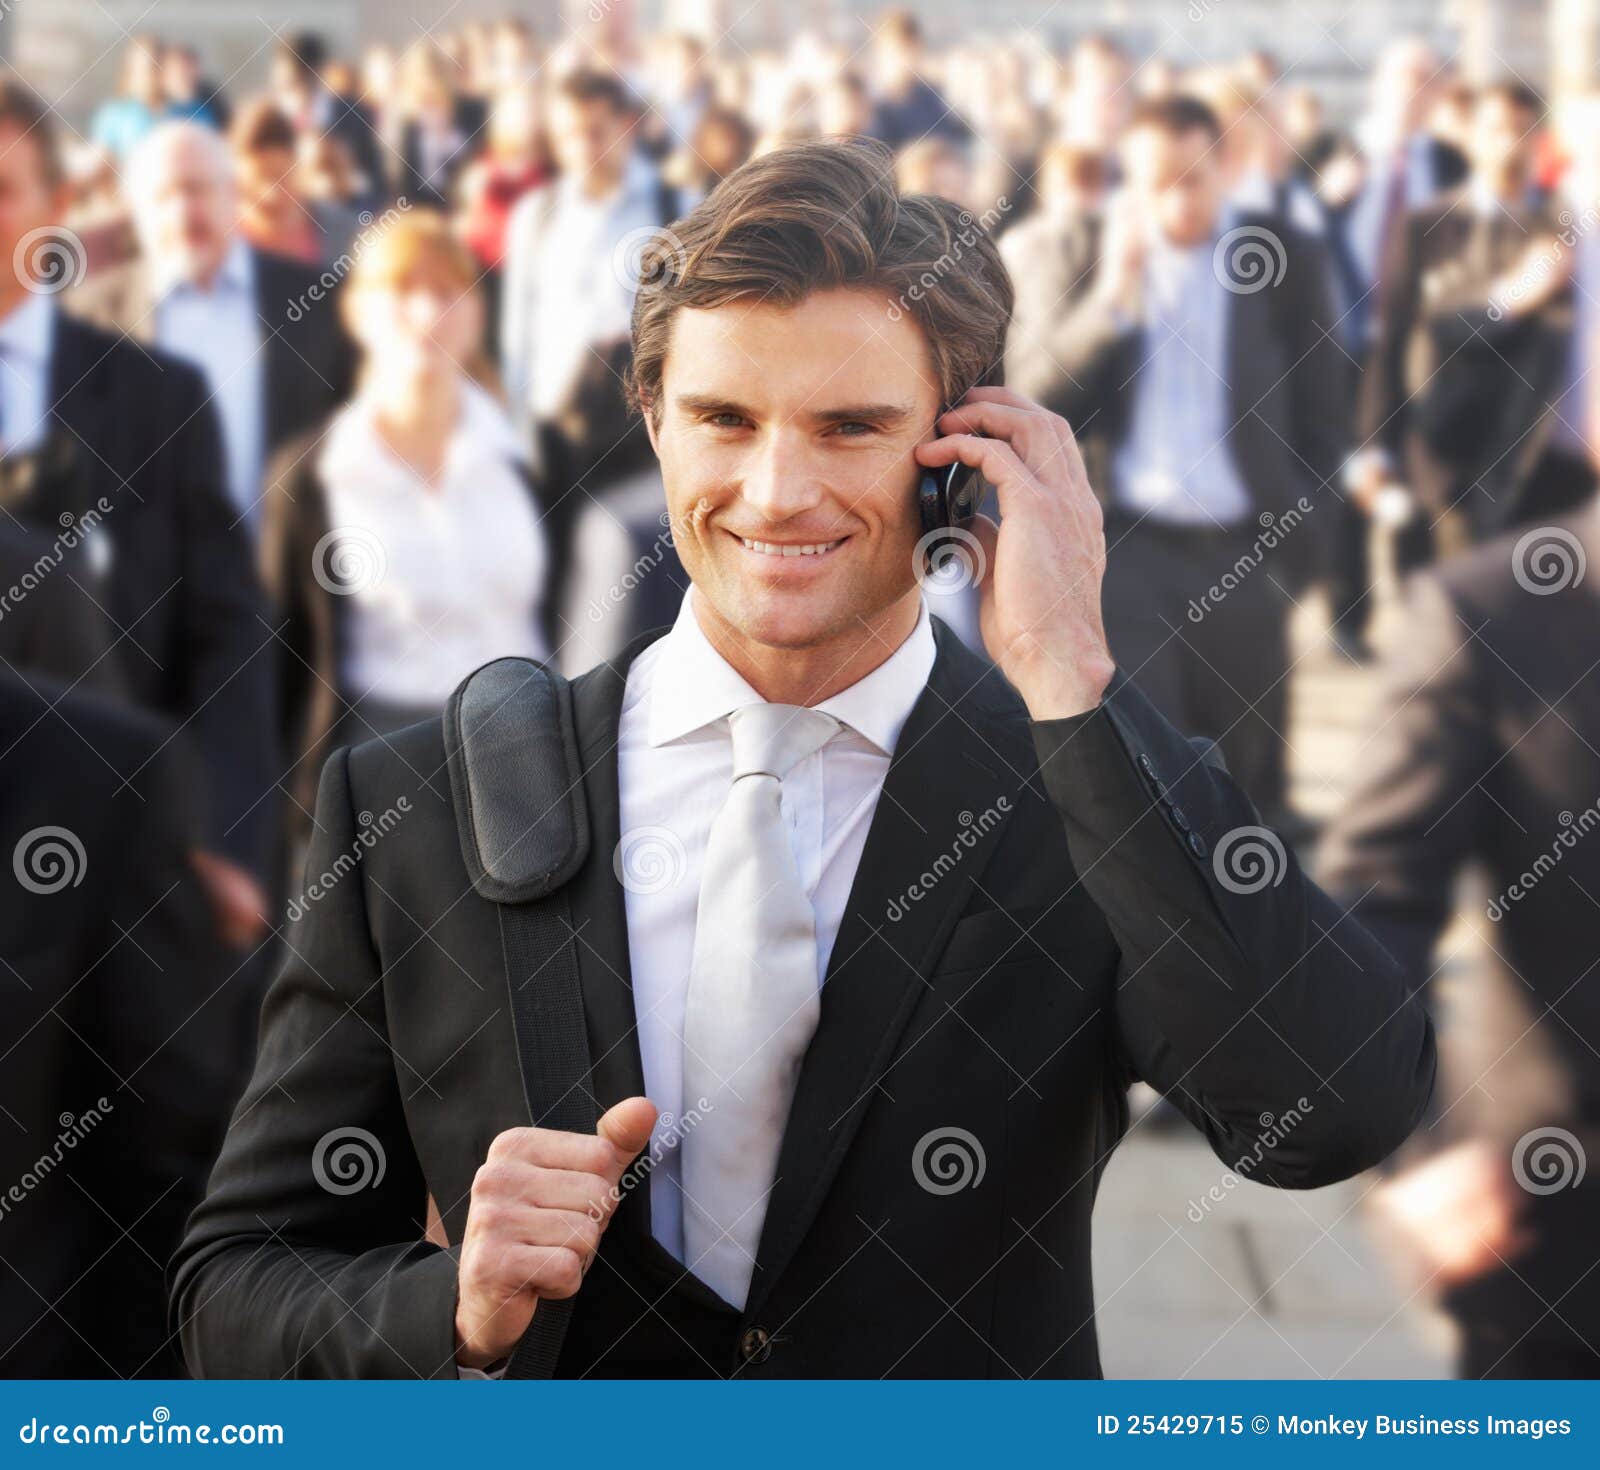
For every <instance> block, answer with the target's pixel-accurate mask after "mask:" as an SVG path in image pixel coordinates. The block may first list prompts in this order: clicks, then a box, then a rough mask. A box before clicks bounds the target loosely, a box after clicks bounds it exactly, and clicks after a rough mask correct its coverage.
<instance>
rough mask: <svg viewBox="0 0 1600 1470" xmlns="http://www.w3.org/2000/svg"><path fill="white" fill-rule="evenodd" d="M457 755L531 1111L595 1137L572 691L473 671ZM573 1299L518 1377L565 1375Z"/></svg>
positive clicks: (508, 674)
mask: <svg viewBox="0 0 1600 1470" xmlns="http://www.w3.org/2000/svg"><path fill="white" fill-rule="evenodd" d="M445 753H446V756H447V758H448V763H449V767H450V792H451V796H452V798H453V800H454V804H455V811H456V829H457V832H458V835H459V836H460V839H461V855H462V857H463V859H464V860H465V862H466V866H467V872H468V874H469V875H470V876H471V878H472V885H473V887H474V889H476V891H477V892H478V893H479V894H480V895H482V896H483V897H484V898H487V899H489V900H491V901H492V902H493V903H494V904H495V905H496V913H497V915H498V917H499V921H500V946H501V952H502V954H503V955H504V958H505V967H506V980H507V984H508V985H509V987H510V997H511V1015H512V1021H513V1025H514V1027H515V1030H516V1036H517V1050H518V1054H519V1058H520V1061H521V1067H522V1077H523V1086H524V1089H525V1092H526V1095H527V1103H528V1116H529V1117H530V1118H532V1120H533V1122H534V1123H535V1124H536V1125H537V1126H538V1127H541V1128H558V1129H561V1130H563V1131H566V1132H572V1133H593V1132H594V1130H595V1125H596V1123H597V1122H598V1113H597V1109H596V1104H595V1099H594V1094H593V1093H592V1092H591V1090H590V1077H589V1073H590V1062H589V1034H588V1028H587V1025H586V1022H585V1020H584V1012H583V991H582V987H581V985H580V984H579V980H578V944H577V933H576V931H575V930H574V928H573V925H572V913H571V905H570V903H569V902H568V898H567V893H566V886H565V885H566V883H567V881H568V880H569V879H570V878H571V877H572V875H573V874H574V873H576V872H577V870H578V869H579V868H580V867H582V865H583V863H584V860H585V859H586V858H587V857H588V855H589V820H588V809H587V805H586V803H585V800H584V791H583V768H582V765H581V764H580V762H579V759H578V740H577V732H576V729H575V728H574V725H573V720H572V690H571V687H570V686H569V685H568V684H567V681H566V680H565V679H563V678H562V677H561V676H560V675H559V674H557V673H556V672H555V671H554V670H552V669H548V668H546V667H545V666H544V665H543V664H538V663H534V662H533V661H532V660H531V659H519V658H503V659H496V660H495V661H494V662H493V663H489V664H485V665H484V666H483V667H482V668H481V669H479V670H478V671H477V672H476V673H474V674H471V675H469V676H468V677H467V678H466V679H465V680H464V681H463V682H462V683H461V685H460V686H459V687H458V688H457V689H456V691H455V693H454V694H452V695H451V697H450V703H449V705H448V706H447V707H446V710H445ZM572 1306H573V1302H572V1299H570V1298H569V1299H568V1300H566V1301H541V1302H540V1303H539V1305H538V1308H537V1309H536V1310H535V1312H534V1314H533V1320H532V1321H531V1322H530V1323H529V1324H528V1330H527V1332H525V1333H524V1334H523V1336H522V1341H521V1342H520V1343H518V1344H517V1348H516V1351H515V1352H514V1353H512V1355H511V1359H510V1362H509V1363H508V1365H507V1368H506V1372H505V1376H506V1377H507V1378H549V1377H551V1376H552V1375H553V1374H554V1373H555V1369H556V1363H557V1361H558V1360H559V1358H560V1356H561V1344H562V1342H563V1341H564V1340H565V1338H566V1334H567V1326H568V1323H569V1322H570V1321H571V1318H572Z"/></svg>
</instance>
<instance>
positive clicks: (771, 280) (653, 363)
mask: <svg viewBox="0 0 1600 1470" xmlns="http://www.w3.org/2000/svg"><path fill="white" fill-rule="evenodd" d="M1003 212H1004V202H1003V201H1002V203H1001V205H1000V206H999V207H998V208H997V209H996V210H995V211H991V213H994V214H999V213H1003ZM992 222H993V221H992V220H991V219H990V218H989V215H988V214H985V216H984V217H983V218H982V219H977V218H974V216H973V215H972V214H971V213H970V212H969V211H967V210H964V209H962V208H961V207H960V206H959V205H956V204H952V203H951V202H950V201H949V200H947V199H937V198H934V197H933V196H932V195H929V194H901V193H900V192H899V191H898V190H897V189H896V187H895V181H894V156H893V154H892V153H890V151H889V150H888V149H887V148H885V147H884V146H883V145H882V144H881V143H874V142H867V141H865V140H860V139H852V140H847V141H839V140H829V141H825V142H807V143H796V144H793V145H791V146H789V147H785V148H780V149H777V150H775V151H774V152H772V153H768V154H766V155H765V156H764V157H761V158H758V159H756V160H754V161H753V162H751V163H747V164H745V165H744V167H743V168H741V169H739V170H737V171H736V172H734V173H732V174H730V175H729V176H728V177H727V178H726V179H724V180H723V181H722V183H721V184H719V185H718V186H717V188H716V189H714V190H713V191H712V192H711V194H710V195H708V196H707V197H706V198H705V199H704V200H702V201H701V202H700V204H699V205H697V206H696V207H695V209H694V210H693V211H692V212H691V213H690V214H688V215H687V216H686V217H685V218H683V219H681V220H679V221H678V222H677V223H676V224H674V225H673V226H672V227H671V228H670V229H668V230H665V231H663V232H662V233H661V234H660V235H658V236H657V237H656V238H655V239H654V240H653V241H652V242H651V243H650V244H649V245H648V246H647V247H646V249H645V250H644V252H643V255H642V258H641V261H640V273H639V290H638V295H637V296H636V297H635V299H634V306H633V368H632V372H631V375H630V382H629V390H630V394H631V397H632V400H633V403H634V404H635V406H636V407H638V408H640V409H641V410H643V411H644V412H646V413H649V414H650V416H651V417H652V418H653V419H659V411H660V401H661V373H662V367H663V365H664V364H665V362H666V356H667V343H668V341H669V339H670V337H671V333H672V319H673V317H674V316H675V315H676V314H677V312H678V310H679V309H680V308H681V307H686V306H687V307H693V308H699V309H707V308H714V307H718V306H725V305H727V304H728V303H729V302H732V301H743V300H755V301H764V302H770V303H771V304H772V305H774V306H797V305H799V303H800V302H801V301H803V300H804V299H805V298H806V297H807V296H809V295H811V293H812V292H814V291H826V290H830V289H833V288H840V287H845V288H855V289H867V290H876V291H880V292H882V293H883V294H884V295H885V296H887V297H889V298H890V302H889V305H888V306H887V308H886V310H887V312H888V315H889V317H890V319H892V320H898V318H899V317H900V316H901V315H904V316H909V317H911V318H912V319H913V320H914V321H915V322H916V323H917V325H918V326H920V327H921V328H922V332H923V335H924V337H925V338H926V339H927V343H928V353H929V356H930V358H931V359H932V361H933V367H934V372H935V373H936V375H937V376H938V379H939V397H940V402H941V403H954V402H956V401H957V400H959V399H960V398H961V397H962V396H963V395H964V394H965V393H966V391H967V389H969V388H972V387H974V386H976V385H977V384H979V383H989V382H996V381H998V379H999V374H1000V365H1001V358H1002V355H1003V353H1004V350H1005V339H1006V327H1007V324H1008V323H1009V322H1010V320H1011V305H1012V290H1011V278H1010V277H1009V276H1008V275H1007V274H1006V268H1005V266H1004V265H1003V264H1002V263H1001V260H1000V252H999V251H998V250H997V249H996V248H995V243H994V241H993V240H992V239H991V238H990V235H989V229H988V226H989V225H990V224H991V223H992Z"/></svg>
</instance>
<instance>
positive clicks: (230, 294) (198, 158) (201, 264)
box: [70, 122, 353, 528]
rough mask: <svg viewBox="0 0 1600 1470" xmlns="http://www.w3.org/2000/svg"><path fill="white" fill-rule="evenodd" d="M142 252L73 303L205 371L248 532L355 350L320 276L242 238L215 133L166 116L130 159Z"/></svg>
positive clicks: (230, 171) (343, 391) (341, 391)
mask: <svg viewBox="0 0 1600 1470" xmlns="http://www.w3.org/2000/svg"><path fill="white" fill-rule="evenodd" d="M125 187H126V191H127V194H128V198H129V202H130V204H131V206H132V209H133V215H134V221H135V224H136V226H137V229H138V235H139V244H140V254H139V256H138V258H137V259H135V260H133V261H131V262H129V263H128V264H127V265H125V266H122V267H119V268H118V269H116V270H111V271H105V272H102V273H100V274H98V275H95V276H93V277H91V278H90V279H89V280H88V281H87V282H85V284H84V285H83V286H82V287H81V288H80V289H79V290H77V291H75V292H74V293H73V295H72V298H71V302H70V304H71V306H72V307H73V308H74V309H75V310H77V311H78V312H80V313H81V314H82V315H84V316H85V317H87V318H88V319H89V320H91V321H93V322H94V323H95V324H96V325H98V326H102V327H105V328H107V329H109V330H111V331H115V332H118V333H122V334H125V335H127V336H130V337H132V338H134V339H135V340H136V341H138V342H141V343H148V344H151V345H153V346H156V347H160V348H163V349H165V350H166V351H167V352H170V353H172V354H173V355H174V356H175V357H180V358H182V359H183V360H184V361H185V362H188V363H190V364H191V365H192V366H194V367H196V368H198V369H199V370H200V371H201V372H202V373H203V374H204V375H205V380H206V388H207V390H208V393H209V395H210V398H211V402H212V404H213V405H214V406H215V408H216V411H217V415H218V417H219V419H220V420H221V424H222V439H223V449H224V460H225V463H226V467H227V489H228V497H229V499H230V500H231V501H232V502H233V507H234V513H235V515H236V516H237V517H238V518H239V519H240V520H242V521H243V522H244V524H245V525H246V526H249V527H252V528H253V527H254V526H255V524H256V522H257V520H258V519H259V515H260V501H261V473H262V468H263V466H264V465H265V464H266V463H267V462H268V461H269V460H270V459H271V458H272V456H273V455H274V454H276V453H277V451H278V450H279V449H281V448H282V447H283V445H284V444H286V443H287V442H288V441H289V440H291V439H294V438H296V437H298V436H299V435H301V434H304V433H306V432H307V431H308V430H310V429H312V428H314V427H315V426H317V425H319V424H321V423H323V422H324V421H325V420H326V419H327V418H328V416H329V415H330V414H331V413H332V412H333V410H334V409H335V408H336V407H337V406H338V405H339V404H340V403H342V402H343V401H344V399H345V398H346V397H347V396H348V395H349V391H350V379H351V373H352V362H353V354H352V351H351V348H350V345H349V342H348V340H347V339H346V337H345V334H344V332H343V330H342V328H341V327H340V324H339V313H338V310H337V303H336V302H335V300H334V294H335V293H334V290H333V289H330V288H329V287H327V286H326V285H325V284H324V283H323V280H322V275H323V273H322V272H319V271H317V270H315V269H313V268H312V267H310V266H307V265H303V264H301V263H300V262H298V261H295V260H290V259H288V258H287V257H286V256H282V255H275V254H273V253H272V252H270V251H266V250H258V249H257V248H256V247H254V246H253V245H251V244H249V243H248V242H247V241H246V240H245V239H244V237H243V236H242V235H241V234H240V233H239V228H238V223H239V200H238V192H237V189H236V187H235V184H234V166H233V159H232V158H231V156H230V155H229V153H228V146H227V144H226V143H225V142H224V141H223V140H222V138H221V137H220V136H219V135H218V134H217V133H216V132H214V131H213V130H212V129H210V128H207V127H204V126H202V125H201V124H199V123H194V122H173V123H164V124H162V125H161V126H160V127H159V128H157V129H156V130H155V131H154V132H153V133H151V134H150V135H149V137H147V138H146V139H145V140H144V141H143V142H142V143H140V145H139V146H138V148H137V149H135V150H134V154H133V157H132V158H131V159H130V160H129V163H128V169H127V176H126V186H125Z"/></svg>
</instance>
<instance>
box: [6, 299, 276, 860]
mask: <svg viewBox="0 0 1600 1470" xmlns="http://www.w3.org/2000/svg"><path fill="white" fill-rule="evenodd" d="M50 393H51V402H52V405H53V406H52V410H51V420H50V430H49V432H50V434H51V436H52V439H53V442H54V444H55V445H56V446H58V447H59V449H60V450H61V451H62V453H63V454H64V455H65V456H66V457H67V458H68V460H70V464H71V469H70V472H69V473H66V474H64V475H62V476H59V477H56V478H54V479H52V480H51V482H50V484H49V487H48V489H46V488H43V487H41V489H40V492H39V494H38V495H37V496H35V497H34V498H33V499H31V500H29V501H28V502H26V503H23V504H20V505H19V506H17V507H14V513H16V514H17V515H18V516H19V517H21V518H23V519H26V520H27V521H28V522H30V523H31V524H32V525H34V526H35V527H37V528H39V529H41V530H43V531H45V532H46V533H48V534H55V533H56V532H57V531H59V529H60V526H61V525H62V524H63V522H62V521H61V517H62V516H63V515H69V514H70V515H73V516H75V517H76V518H77V520H78V521H79V522H82V521H83V519H84V517H85V516H86V515H90V514H91V513H92V514H93V515H94V516H98V517H99V524H98V525H97V526H96V527H95V530H94V535H95V537H96V538H100V544H99V546H98V547H97V551H98V553H99V554H98V555H97V557H96V558H94V560H95V561H96V564H97V565H98V566H99V567H100V569H101V575H102V576H103V578H104V581H105V584H106V589H105V590H106V594H107V600H106V604H105V607H106V612H107V613H108V614H109V616H110V617H111V620H112V622H113V624H114V626H115V630H116V631H115V635H114V636H115V643H114V647H113V654H114V656H115V658H116V660H117V663H118V667H119V670H120V672H121V675H122V678H123V681H124V685H125V688H126V691H127V693H128V694H129V696H130V697H131V699H132V700H133V701H134V703H136V704H138V705H140V706H142V707H144V708H145V709H148V710H150V711H153V712H154V713H156V714H158V715H160V716H162V717H164V718H166V719H167V720H169V721H171V722H172V723H173V724H175V725H176V726H177V727H178V730H179V733H178V736H177V738H178V739H179V740H180V741H181V742H182V745H183V748H184V749H185V750H187V751H189V752H191V753H192V755H193V757H194V758H195V760H196V763H197V765H198V767H199V770H200V773H201V779H200V781H199V783H198V784H199V785H200V787H201V788H202V791H203V796H204V808H203V813H202V816H201V822H200V829H201V842H202V844H203V845H205V846H207V847H209V848H211V849H212V850H214V851H217V852H220V853H223V854H225V855H227V856H229V857H231V858H232V859H233V860H234V861H236V862H239V863H242V864H244V865H245V866H247V867H252V868H254V869H256V870H257V871H264V870H265V866H266V862H267V858H268V855H269V831H270V822H271V820H272V817H273V815H274V813H273V810H272V805H271V804H270V803H268V802H265V801H263V799H262V798H263V796H264V795H265V793H267V792H269V791H270V790H271V789H272V787H273V785H274V784H275V782H276V780H277V776H278V771H277V769H276V766H275V758H276V756H275V751H274V749H273V739H272V724H271V699H272V689H271V669H270V654H269V651H268V645H269V644H270V641H271V633H270V632H269V630H268V629H267V627H266V625H265V624H264V623H263V622H262V620H261V617H260V611H261V605H260V599H259V595H258V590H257V584H256V578H255V574H254V569H253V568H252V566H251V564H250V551H249V545H248V542H247V539H246V535H245V532H244V530H243V528H242V527H240V526H238V525H236V524H235V513H234V511H233V508H232V506H231V505H230V504H229V502H228V499H227V495H226V492H225V491H224V490H223V488H222V449H221V445H220V443H219V439H218V431H217V422H216V417H215V414H214V413H213V411H212V409H211V407H210V404H209V403H208V401H207V395H206V392H205V387H204V384H203V382H202V380H201V377H200V375H199V373H197V372H196V371H195V370H193V369H192V368H190V367H187V366H186V365H184V364H182V363H180V362H178V361H177V360H176V359H174V358H171V357H169V356H167V355H166V354H165V353H161V352H153V351H150V350H149V349H146V348H143V347H141V346H139V345H138V344H137V343H135V342H132V341H129V340H128V339H126V338H124V337H119V336H117V335H115V334H114V333H111V332H106V331H102V330H101V329H99V328H98V327H94V326H90V325H89V324H88V323H86V322H82V321H78V320H76V319H75V318H73V317H71V316H69V315H67V314H66V313H64V312H58V313H57V314H56V319H55V345H54V349H53V353H52V359H51V366H50ZM102 500H104V501H105V502H106V504H107V505H108V506H109V507H110V508H109V509H107V510H105V511H103V512H102V511H101V510H100V503H101V501H102Z"/></svg>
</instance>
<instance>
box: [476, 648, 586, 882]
mask: <svg viewBox="0 0 1600 1470" xmlns="http://www.w3.org/2000/svg"><path fill="white" fill-rule="evenodd" d="M444 742H445V754H446V756H447V758H448V760H449V764H450V794H451V796H452V797H453V798H454V802H455V809H456V830H457V832H458V833H459V835H460V838H461V856H462V859H463V860H464V861H465V863H466V865H467V874H468V876H469V877H470V878H471V879H472V886H473V887H474V888H475V889H476V890H477V891H478V893H479V894H480V895H482V896H483V897H484V898H487V899H491V900H492V901H493V902H495V903H502V904H506V903H527V902H529V901H530V900H532V899H537V898H543V897H545V896H546V895H547V894H550V893H553V892H555V890H556V889H558V888H560V887H561V886H562V885H563V884H564V883H566V882H567V880H568V879H570V878H571V877H572V875H573V874H574V873H576V872H577V871H578V869H579V868H580V867H582V866H583V862H584V859H585V858H587V857H588V855H589V812H588V807H587V804H586V802H585V800H584V794H583V769H582V766H581V765H580V764H579V761H578V737H577V731H576V729H575V728H574V726H573V722H572V688H571V686H570V685H569V684H568V683H567V681H566V680H565V679H563V678H562V677H561V675H560V674H558V673H556V672H555V671H554V670H553V669H548V668H546V667H545V666H544V665H543V664H540V663H535V662H534V661H533V660H532V659H526V658H499V659H495V660H494V662H493V663H487V664H485V665H484V666H483V667H482V668H481V669H478V670H477V671H476V672H475V673H472V674H469V675H468V676H467V677H466V678H465V679H464V680H462V682H461V683H460V684H459V685H458V686H457V688H456V691H455V693H454V694H452V695H451V696H450V703H449V704H448V705H447V706H446V708H445V714H444Z"/></svg>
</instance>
